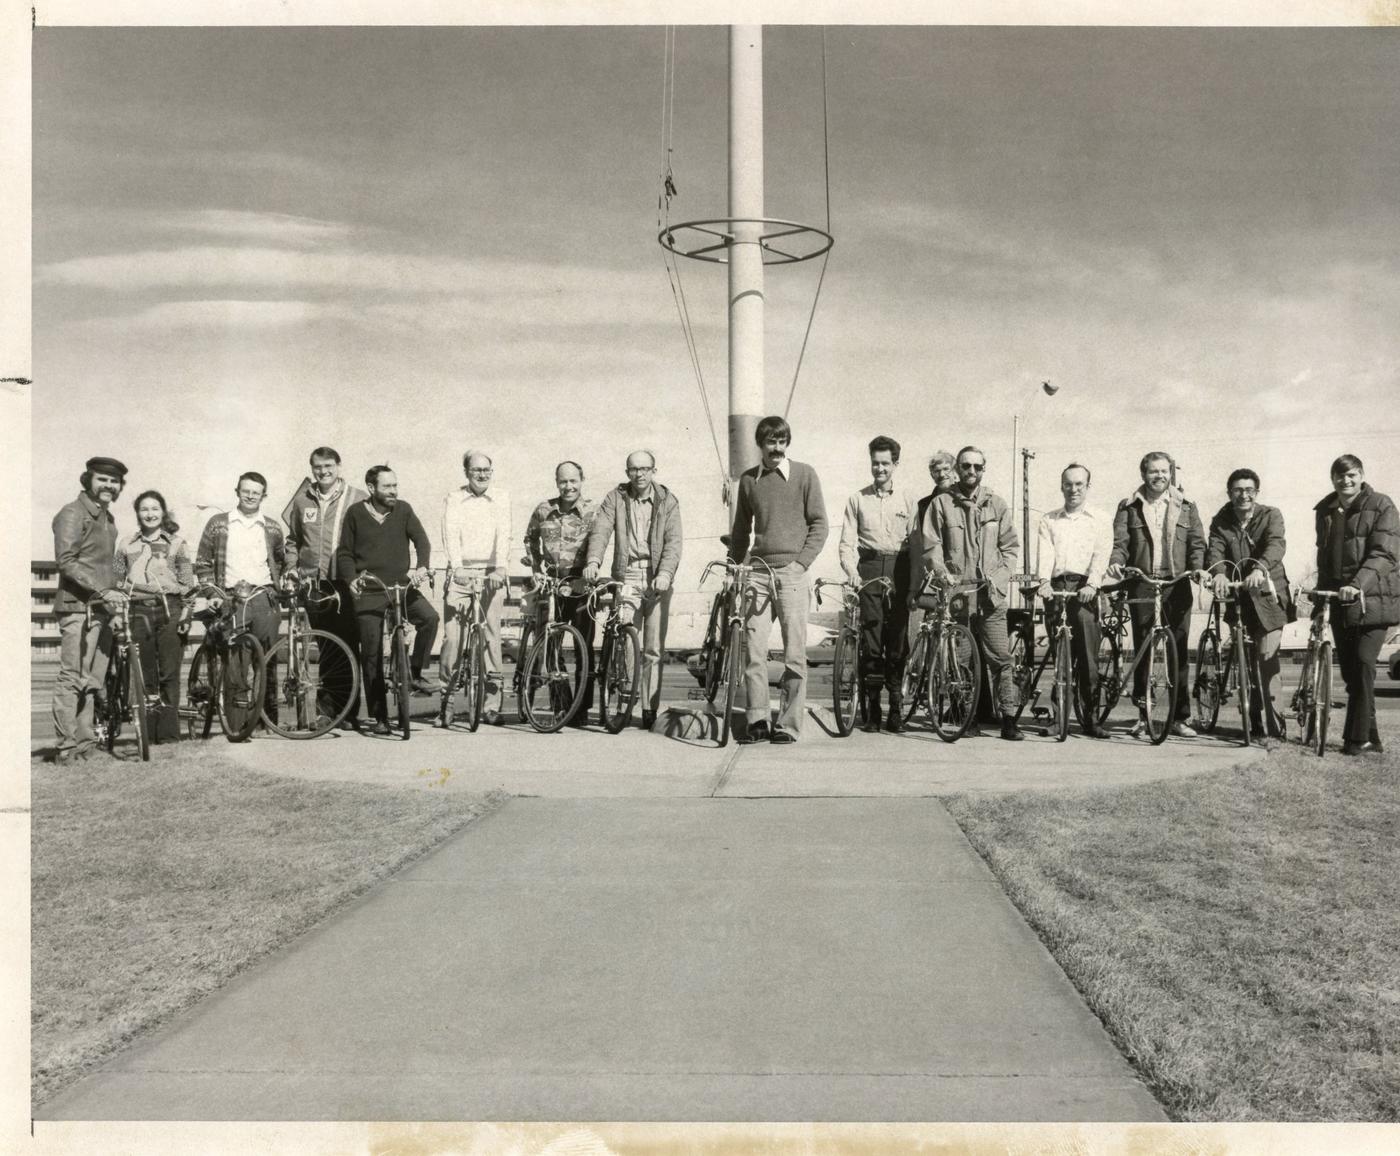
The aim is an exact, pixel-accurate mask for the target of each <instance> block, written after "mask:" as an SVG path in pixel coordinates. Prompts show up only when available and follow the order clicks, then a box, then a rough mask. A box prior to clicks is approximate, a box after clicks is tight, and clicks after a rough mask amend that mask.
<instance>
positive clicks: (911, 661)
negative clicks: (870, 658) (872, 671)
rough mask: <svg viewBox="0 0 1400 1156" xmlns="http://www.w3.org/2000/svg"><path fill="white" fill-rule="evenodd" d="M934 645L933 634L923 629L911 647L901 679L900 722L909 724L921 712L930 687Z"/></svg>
mask: <svg viewBox="0 0 1400 1156" xmlns="http://www.w3.org/2000/svg"><path fill="white" fill-rule="evenodd" d="M932 646H933V636H932V635H930V634H925V633H924V632H923V631H922V630H921V631H920V632H919V634H918V636H917V637H916V638H915V639H914V645H913V646H911V647H910V648H909V657H908V658H907V659H906V660H905V663H904V674H903V675H902V676H901V677H900V681H899V703H900V712H901V715H902V717H901V718H900V720H899V721H900V722H902V723H904V724H906V725H907V724H908V723H909V722H911V721H912V720H913V718H914V716H915V715H916V714H918V713H919V704H920V703H922V702H923V700H924V692H925V691H926V690H927V688H928V666H929V662H928V656H929V650H930V649H931V648H932Z"/></svg>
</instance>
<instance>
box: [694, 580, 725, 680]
mask: <svg viewBox="0 0 1400 1156" xmlns="http://www.w3.org/2000/svg"><path fill="white" fill-rule="evenodd" d="M724 636H725V623H724V591H722V590H721V591H720V592H719V593H718V594H716V595H715V598H714V601H713V602H712V603H711V604H710V620H709V622H708V623H706V625H705V641H704V642H702V643H701V644H700V660H699V670H700V673H701V679H702V685H703V686H704V688H705V701H706V702H708V703H710V705H711V706H713V705H714V701H715V699H716V697H718V695H719V692H720V687H721V686H723V684H724V662H725V653H726V652H725V649H724Z"/></svg>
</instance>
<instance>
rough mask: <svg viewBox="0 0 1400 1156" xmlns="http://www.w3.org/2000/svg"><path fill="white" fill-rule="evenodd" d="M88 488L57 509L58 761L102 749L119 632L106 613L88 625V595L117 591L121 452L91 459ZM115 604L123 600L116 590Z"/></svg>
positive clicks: (84, 481)
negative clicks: (106, 685)
mask: <svg viewBox="0 0 1400 1156" xmlns="http://www.w3.org/2000/svg"><path fill="white" fill-rule="evenodd" d="M78 481H79V484H80V485H81V486H82V492H81V493H80V494H79V495H78V496H77V497H76V498H74V499H73V500H72V501H71V502H69V503H68V504H67V505H66V506H64V507H63V509H61V510H59V512H58V513H57V514H55V515H54V519H53V552H54V558H55V560H56V561H57V562H58V596H57V597H56V598H55V599H54V613H55V615H56V616H57V618H58V631H59V636H60V639H61V641H60V643H59V652H58V679H57V681H56V683H55V684H54V691H53V708H52V709H53V729H54V734H55V735H56V736H57V739H58V750H57V752H56V753H55V755H54V762H56V763H64V764H67V763H72V762H76V761H80V760H82V759H86V758H88V757H89V756H90V755H92V754H93V753H95V752H96V750H97V739H96V735H94V733H93V729H92V713H93V705H94V700H95V699H96V697H97V696H98V695H100V694H101V692H102V683H103V680H104V679H105V678H106V677H107V662H108V659H109V658H110V657H111V654H112V631H111V627H110V625H109V623H108V621H107V618H106V616H105V615H94V616H93V618H92V622H91V625H89V624H88V616H87V601H88V599H89V598H91V597H92V596H93V595H94V594H97V593H101V592H103V591H109V590H111V587H112V585H113V582H114V580H115V579H114V576H113V569H112V563H113V559H114V557H115V555H116V549H117V525H116V522H115V521H114V520H113V518H112V512H111V509H110V507H111V505H112V502H113V501H115V500H116V498H117V496H118V495H119V494H120V493H121V492H122V488H123V487H124V486H125V485H126V466H124V465H123V464H122V463H121V462H119V461H117V459H116V458H107V457H96V458H88V460H87V465H86V468H85V469H84V470H83V473H82V476H81V477H80V478H79V479H78ZM106 605H107V608H108V609H109V610H111V609H115V608H116V607H117V606H118V605H120V598H119V597H118V595H117V593H116V592H115V591H112V593H111V597H110V598H108V599H107V600H106Z"/></svg>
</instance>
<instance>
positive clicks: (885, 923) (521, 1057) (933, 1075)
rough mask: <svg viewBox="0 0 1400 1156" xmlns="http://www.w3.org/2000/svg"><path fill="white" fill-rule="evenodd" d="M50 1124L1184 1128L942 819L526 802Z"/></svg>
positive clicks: (889, 808)
mask: <svg viewBox="0 0 1400 1156" xmlns="http://www.w3.org/2000/svg"><path fill="white" fill-rule="evenodd" d="M589 737H590V736H582V738H584V739H588V738H589ZM637 737H638V738H639V739H640V738H641V736H637ZM347 741H348V740H347ZM417 741H418V740H417V738H415V739H414V740H413V743H412V745H414V746H417ZM453 741H454V742H455V743H456V744H457V745H459V746H470V743H471V740H470V739H454V740H453ZM507 741H509V740H507ZM528 741H529V742H530V743H531V745H538V746H543V745H547V744H548V740H547V739H542V738H540V737H539V736H533V737H532V738H531V739H530V740H528ZM598 741H599V742H606V743H609V744H613V745H616V744H618V743H622V742H631V736H624V737H623V738H621V739H608V738H606V737H605V736H603V737H600V738H599V740H598ZM267 745H272V744H267ZM276 745H277V746H279V747H280V748H281V750H282V752H283V754H284V755H285V752H286V750H287V748H288V747H289V746H295V745H296V744H285V743H281V744H276ZM403 745H405V746H407V745H410V744H403ZM426 745H427V744H425V747H426ZM891 745H892V746H898V745H900V744H897V743H895V744H891ZM1023 745H1024V744H1023ZM1081 745H1083V746H1088V745H1090V744H1081ZM808 754H809V752H808V751H807V750H805V749H803V751H802V757H803V759H804V761H806V760H807V756H808ZM755 761H756V763H759V762H763V761H764V760H762V759H758V760H755ZM755 773H757V772H755ZM39 1116H40V1118H41V1119H124V1120H141V1119H201V1120H249V1119H258V1120H277V1119H284V1120H307V1119H332V1120H357V1119H369V1120H376V1119H379V1120H404V1119H421V1120H433V1119H482V1120H522V1121H524V1120H628V1119H635V1120H717V1121H718V1120H813V1121H820V1120H853V1121H859V1120H891V1121H918V1120H982V1119H990V1120H1160V1119H1162V1118H1163V1117H1162V1114H1161V1111H1160V1109H1159V1108H1158V1106H1157V1105H1156V1103H1155V1102H1154V1101H1153V1099H1152V1098H1151V1096H1150V1095H1148V1094H1147V1092H1146V1091H1145V1090H1144V1088H1143V1087H1142V1086H1141V1085H1140V1084H1139V1083H1138V1082H1137V1081H1136V1080H1135V1079H1134V1077H1133V1075H1132V1073H1131V1072H1130V1071H1129V1069H1128V1067H1127V1065H1126V1064H1125V1062H1124V1061H1123V1059H1122V1058H1121V1057H1120V1056H1119V1054H1118V1053H1117V1051H1116V1050H1115V1049H1114V1047H1113V1046H1112V1044H1111V1043H1110V1042H1109V1040H1108V1039H1107V1037H1106V1036H1105V1034H1104V1032H1103V1030H1102V1028H1101V1026H1100V1025H1099V1023H1098V1021H1097V1020H1096V1019H1095V1018H1094V1017H1093V1016H1092V1015H1091V1014H1090V1013H1089V1011H1088V1010H1087V1009H1086V1008H1085V1006H1084V1004H1083V1002H1082V1001H1081V1000H1080V998H1079V997H1078V995H1077V993H1076V992H1075V991H1074V990H1073V989H1072V988H1071V986H1070V984H1069V983H1068V981H1067V980H1066V979H1065V977H1064V975H1063V973H1062V972H1061V971H1060V970H1059V968H1058V967H1057V966H1056V965H1055V963H1054V961H1053V960H1052V959H1051V958H1050V956H1049V955H1048V954H1047V952H1046V951H1045V949H1044V948H1043V947H1042V945H1041V944H1040V942H1039V941H1038V940H1037V939H1036V937H1035V935H1034V934H1033V933H1032V932H1031V930H1030V929H1029V928H1028V927H1027V925H1026V924H1025V922H1024V921H1023V920H1022V919H1021V917H1020V916H1019V915H1018V914H1017V912H1016V911H1015V910H1014V909H1013V908H1012V906H1011V904H1010V903H1009V902H1008V901H1007V899H1006V898H1005V896H1004V895H1003V894H1002V892H1001V890H1000V888H999V887H998V886H997V884H996V882H995V880H994V879H993V878H992V876H991V875H990V874H989V872H988V871H987V869H986V867H985V866H984V864H983V863H982V861H981V860H980V859H979V858H978V857H977V855H976V854H975V853H974V852H973V851H972V849H971V848H970V847H969V846H968V844H967V842H966V841H965V840H964V838H963V837H962V834H961V832H960V831H959V830H958V828H957V827H956V825H955V824H954V823H953V822H952V820H951V819H950V818H949V817H948V815H947V813H946V812H945V811H944V809H943V807H942V806H941V805H940V804H939V803H938V802H937V801H935V800H928V799H912V800H911V799H901V800H887V799H805V800H792V799H788V800H737V799H719V798H714V799H711V798H695V799H683V798H682V799H629V800H616V799H516V800H514V801H512V802H510V803H508V804H507V805H506V806H505V807H504V808H503V809H501V810H500V811H498V812H496V813H494V814H493V815H491V816H489V817H488V818H486V819H485V820H483V821H482V822H480V823H477V824H473V825H472V826H470V827H469V828H467V829H466V830H465V831H464V832H463V833H462V834H461V835H459V836H457V837H455V838H454V839H453V840H451V841H450V842H449V843H448V844H447V845H445V846H444V847H443V849H442V850H440V851H439V852H438V853H436V854H434V855H433V856H431V857H430V858H428V859H426V860H424V861H422V862H421V863H419V864H417V865H416V866H414V867H413V868H411V869H409V870H408V871H405V872H404V873H402V874H401V875H399V876H396V877H395V878H394V879H393V880H391V881H390V882H389V883H388V884H386V885H385V886H384V887H382V888H380V889H379V890H378V891H376V892H375V893H374V894H373V895H371V896H369V897H368V898H366V899H365V900H363V901H361V902H359V903H357V904H355V905H352V906H351V907H350V908H348V909H347V910H346V911H344V912H343V913H341V914H340V915H339V916H337V917H335V918H333V919H332V920H330V921H329V922H328V923H326V924H324V925H323V926H321V927H320V928H318V929H316V930H315V931H313V932H311V933H310V934H308V935H306V936H305V937H303V938H302V939H300V940H298V941H297V942H296V943H294V944H293V945H292V946H291V947H290V948H288V949H286V950H284V951H282V952H280V953H279V954H278V955H276V956H274V957H273V958H272V959H271V960H269V961H268V962H267V963H265V964H264V965H262V966H261V967H259V968H257V969H255V970H254V971H253V972H251V973H249V974H248V975H247V976H245V977H242V978H240V979H239V980H236V981H235V982H234V983H232V984H231V985H230V986H229V987H228V988H226V989H224V990H223V991H222V992H220V993H218V994H216V995H215V996H213V997H211V998H210V999H209V1000H208V1001H206V1002H205V1003H203V1004H202V1005H200V1007H199V1008H197V1009H196V1010H195V1011H194V1012H192V1013H191V1014H190V1015H188V1016H186V1017H184V1018H182V1019H181V1020H179V1021H177V1022H176V1023H174V1024H173V1025H171V1026H170V1027H169V1028H167V1029H165V1030H164V1031H162V1032H159V1033H157V1034H156V1035H155V1036H153V1037H152V1038H150V1039H148V1040H147V1041H145V1042H143V1043H141V1044H138V1045H137V1046H136V1047H134V1048H133V1049H131V1050H130V1051H129V1052H127V1053H125V1054H123V1055H122V1056H120V1057H118V1058H117V1059H116V1060H115V1061H114V1062H113V1063H111V1064H109V1065H108V1066H107V1067H106V1068H105V1069H103V1070H102V1071H100V1072H98V1073H96V1074H95V1075H93V1076H91V1077H89V1078H88V1079H86V1080H84V1081H82V1082H80V1083H79V1084H77V1085H75V1086H74V1087H72V1088H70V1089H69V1090H68V1091H67V1092H66V1093H64V1094H62V1095H61V1096H59V1097H58V1098H57V1099H55V1100H54V1101H52V1102H51V1103H50V1104H49V1105H47V1106H46V1107H45V1109H44V1110H43V1111H42V1112H40V1113H39Z"/></svg>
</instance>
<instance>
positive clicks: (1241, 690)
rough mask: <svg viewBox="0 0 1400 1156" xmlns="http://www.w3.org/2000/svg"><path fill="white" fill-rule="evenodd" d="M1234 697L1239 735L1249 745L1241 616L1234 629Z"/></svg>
mask: <svg viewBox="0 0 1400 1156" xmlns="http://www.w3.org/2000/svg"><path fill="white" fill-rule="evenodd" d="M1234 643H1235V646H1234V651H1235V660H1234V662H1233V664H1232V665H1233V666H1234V672H1235V697H1236V700H1237V701H1238V703H1239V708H1240V736H1241V739H1242V740H1243V742H1244V745H1245V746H1249V740H1250V733H1249V731H1250V728H1249V658H1248V654H1247V648H1246V646H1245V632H1244V620H1243V617H1241V620H1240V623H1239V625H1238V626H1237V627H1236V629H1235V638H1234Z"/></svg>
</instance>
